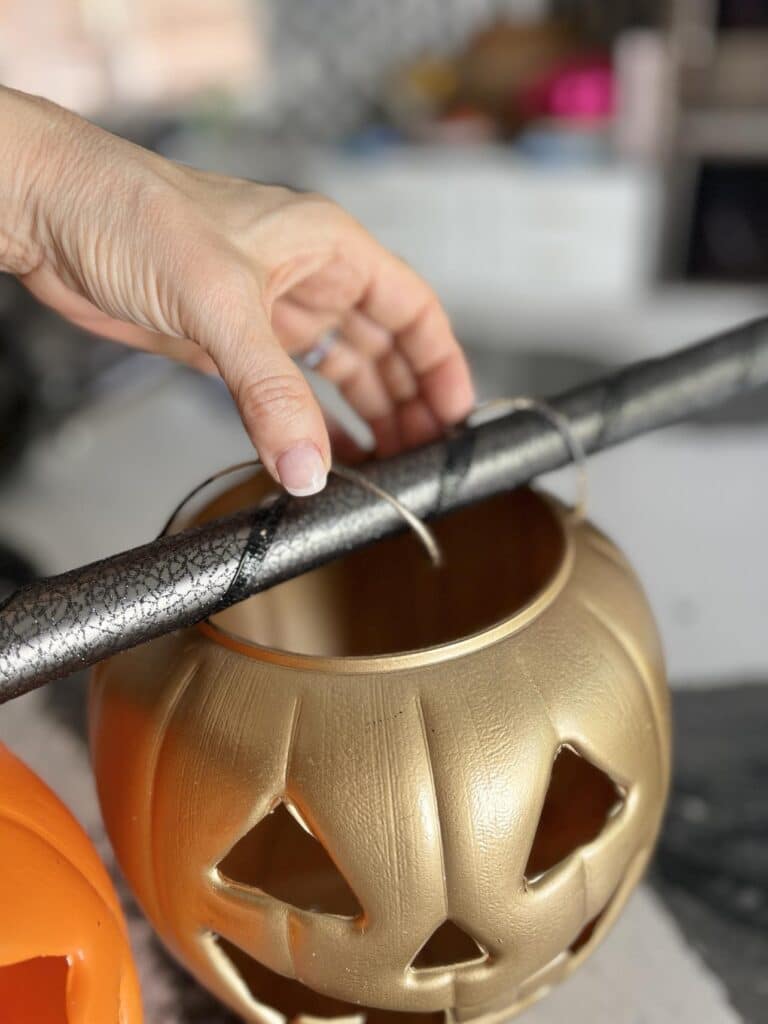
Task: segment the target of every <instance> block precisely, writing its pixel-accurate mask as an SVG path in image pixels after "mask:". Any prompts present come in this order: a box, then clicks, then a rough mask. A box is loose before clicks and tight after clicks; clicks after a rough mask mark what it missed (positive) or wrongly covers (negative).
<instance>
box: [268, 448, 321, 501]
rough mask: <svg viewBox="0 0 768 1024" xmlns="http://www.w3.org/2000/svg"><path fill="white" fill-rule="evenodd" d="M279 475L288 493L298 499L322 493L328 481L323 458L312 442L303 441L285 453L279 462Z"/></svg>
mask: <svg viewBox="0 0 768 1024" xmlns="http://www.w3.org/2000/svg"><path fill="white" fill-rule="evenodd" d="M277 475H278V476H279V477H280V483H281V484H282V485H283V487H284V488H285V489H286V491H288V493H289V494H295V495H296V497H297V498H305V497H306V496H307V495H308V494H317V492H318V491H322V489H323V488H324V487H325V481H326V480H327V479H328V471H327V470H326V468H325V463H324V462H323V457H322V455H321V454H320V451H319V449H318V448H317V446H316V445H314V444H312V442H311V441H302V442H301V443H300V444H296V445H294V446H293V448H289V449H288V451H287V452H283V454H282V455H281V456H280V458H279V459H278V460H277Z"/></svg>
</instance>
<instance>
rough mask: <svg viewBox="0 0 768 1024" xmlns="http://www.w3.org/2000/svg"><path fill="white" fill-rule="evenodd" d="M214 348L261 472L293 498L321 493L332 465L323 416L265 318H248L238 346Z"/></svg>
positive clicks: (258, 313) (296, 368) (259, 315)
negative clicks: (260, 466)
mask: <svg viewBox="0 0 768 1024" xmlns="http://www.w3.org/2000/svg"><path fill="white" fill-rule="evenodd" d="M252 314H253V311H252ZM217 349H218V351H215V352H211V355H212V356H213V358H214V361H215V362H216V365H217V366H218V368H219V372H220V373H221V375H222V377H223V378H224V380H225V381H226V383H227V386H228V387H229V390H230V391H231V393H232V396H233V398H234V399H235V402H236V403H237V407H238V409H239V411H240V416H241V418H242V420H243V424H244V425H245V429H246V431H247V432H248V435H249V437H250V439H251V441H252V442H253V444H254V446H255V448H256V451H257V452H258V455H259V458H260V459H261V461H262V462H263V464H264V467H265V468H266V469H267V471H268V472H269V473H270V474H271V475H272V476H273V477H274V478H275V480H277V481H278V483H281V484H282V485H283V487H285V489H286V490H287V491H289V492H290V493H291V494H295V495H297V496H300V497H303V496H305V495H308V494H315V493H316V492H317V491H321V490H322V489H323V487H325V482H326V479H327V476H328V470H329V468H330V464H331V453H330V442H329V440H328V431H327V429H326V425H325V420H324V418H323V413H322V411H321V409H320V406H319V405H318V404H317V400H316V399H315V396H314V395H313V393H312V389H311V388H310V386H309V384H308V383H307V381H306V380H305V379H304V377H303V375H302V374H301V371H300V370H299V369H298V367H297V366H296V364H295V363H294V362H293V360H292V359H291V358H290V357H289V356H288V355H287V353H286V352H285V350H284V349H283V348H282V346H281V345H280V343H279V342H278V340H277V338H276V337H275V335H274V334H273V332H272V328H271V326H270V324H269V322H268V320H267V318H266V316H265V315H264V314H263V313H260V312H257V313H256V315H255V316H253V315H252V316H251V319H250V323H249V326H248V328H247V330H246V331H245V332H243V334H241V335H240V337H239V338H238V339H237V340H236V341H235V340H230V342H229V343H228V344H226V345H224V346H217Z"/></svg>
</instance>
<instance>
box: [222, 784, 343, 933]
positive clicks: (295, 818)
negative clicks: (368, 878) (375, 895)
mask: <svg viewBox="0 0 768 1024" xmlns="http://www.w3.org/2000/svg"><path fill="white" fill-rule="evenodd" d="M218 871H219V874H220V875H221V876H222V878H224V879H226V880H227V881H230V882H235V883H236V884H238V885H243V886H248V887H249V888H254V889H261V890H262V892H265V893H267V894H268V895H269V896H273V897H274V898H275V899H277V900H280V901H281V902H283V903H288V904H290V905H291V906H292V907H296V908H298V909H299V910H308V911H310V912H312V913H316V914H333V915H335V916H337V917H348V918H354V917H358V916H360V914H362V912H363V911H362V907H361V906H360V903H359V902H358V900H357V898H356V897H355V894H354V893H353V892H352V890H351V889H350V887H349V885H348V884H347V882H346V880H345V879H344V876H343V875H342V874H341V872H340V871H339V869H338V868H337V867H336V865H335V864H334V862H333V860H332V859H331V857H330V856H329V855H328V852H327V851H326V849H325V847H324V846H323V844H322V843H321V842H320V841H319V840H318V839H317V838H316V837H315V835H314V834H313V833H312V831H311V830H310V828H309V826H308V825H307V824H306V822H305V821H304V819H303V818H302V816H301V814H300V813H299V811H298V809H297V808H295V807H294V806H293V805H292V804H290V805H289V804H288V803H287V802H286V801H281V802H280V803H279V804H277V806H276V807H275V808H274V810H272V811H271V812H270V813H269V814H267V815H266V817H264V818H262V819H261V821H259V822H257V823H256V824H255V825H254V826H253V828H252V829H251V830H250V831H249V832H246V834H245V835H244V836H243V837H242V839H239V840H238V841H237V842H236V843H235V845H234V846H233V847H232V849H231V850H230V851H229V853H228V854H227V855H226V856H225V857H224V858H223V859H222V860H221V861H220V862H219V864H218Z"/></svg>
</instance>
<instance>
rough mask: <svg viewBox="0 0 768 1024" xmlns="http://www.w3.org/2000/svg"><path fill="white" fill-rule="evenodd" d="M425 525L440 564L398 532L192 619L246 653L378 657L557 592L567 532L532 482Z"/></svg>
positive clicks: (504, 620) (498, 619) (518, 611)
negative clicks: (202, 621)
mask: <svg viewBox="0 0 768 1024" xmlns="http://www.w3.org/2000/svg"><path fill="white" fill-rule="evenodd" d="M235 507H238V506H237V502H235ZM231 510H232V508H231V506H230V505H226V506H224V507H223V508H221V507H217V512H218V514H222V512H223V511H231ZM431 525H432V526H433V529H434V532H435V535H436V537H437V540H438V543H439V544H440V547H441V549H442V551H443V554H444V566H443V567H442V568H441V569H435V568H434V567H433V566H432V565H431V564H430V563H429V562H428V560H427V559H426V558H425V556H424V552H423V551H422V549H421V547H420V545H419V544H418V542H417V541H416V539H415V538H414V537H413V536H412V535H411V534H410V533H405V534H402V535H399V536H396V537H389V538H386V539H384V540H381V541H379V542H378V543H376V544H374V545H372V546H371V547H368V548H366V549H364V550H362V551H358V552H353V553H352V554H350V555H347V556H346V557H344V558H342V559H339V560H338V561H335V562H332V563H330V564H328V565H326V566H323V567H322V568H320V569H316V570H313V571H312V572H309V573H306V574H304V575H303V576H300V577H298V578H296V579H293V580H288V581H287V582H285V583H282V584H279V585H278V586H276V587H273V588H271V589H270V590H268V591H266V592H265V593H263V594H257V595H255V596H254V597H251V598H249V599H247V600H245V601H243V602H241V603H240V604H237V605H235V606H233V607H232V608H229V609H226V610H225V611H223V612H220V613H219V614H218V615H216V616H214V617H213V618H212V619H211V621H210V623H208V624H207V625H206V626H204V627H203V628H205V629H206V631H207V632H209V634H210V635H212V636H213V637H214V638H218V639H219V640H222V639H224V640H225V642H226V638H227V637H228V638H229V639H230V640H234V641H235V642H236V644H237V647H238V649H239V650H241V651H242V652H243V653H253V654H254V656H259V651H260V649H261V650H262V651H263V650H264V649H267V650H271V651H272V652H274V653H281V652H282V653H287V654H296V655H303V656H309V657H317V658H355V657H382V656H387V655H398V654H404V653H409V652H422V651H425V650H430V649H434V648H441V647H446V646H448V645H452V644H456V643H457V642H460V641H463V640H467V639H468V638H472V637H475V636H477V635H478V634H481V633H483V632H485V631H487V630H489V629H492V628H494V627H499V626H500V624H505V625H508V626H509V628H510V629H514V628H518V625H519V624H520V623H522V620H523V619H524V618H525V614H522V613H526V612H528V611H530V610H531V609H532V606H534V605H535V606H536V607H538V605H539V603H540V602H542V603H548V600H549V599H550V598H553V597H554V596H555V593H556V592H557V591H558V590H559V586H558V582H559V581H563V579H564V569H565V567H566V562H567V557H566V556H567V554H568V552H569V551H570V547H569V538H568V536H567V535H566V530H565V528H564V526H563V523H562V519H561V517H560V516H559V515H558V513H557V511H556V509H555V507H554V506H553V504H552V503H551V502H549V501H548V500H547V499H546V498H544V497H542V496H540V495H538V494H537V493H536V492H534V491H531V490H527V489H521V490H518V491H514V492H512V493H510V494H504V495H501V496H499V497H496V498H492V499H489V500H487V501H484V502H481V503H479V504H477V505H473V506H470V507H467V508H464V509H460V510H459V511H457V512H454V513H452V514H450V515H448V516H445V517H443V518H440V519H437V520H435V521H434V522H433V523H432V524H431ZM249 648H252V650H250V649H249Z"/></svg>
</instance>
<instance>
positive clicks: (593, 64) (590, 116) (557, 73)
mask: <svg viewBox="0 0 768 1024" xmlns="http://www.w3.org/2000/svg"><path fill="white" fill-rule="evenodd" d="M615 93H616V88H615V80H614V73H613V69H612V67H611V64H610V61H609V60H607V59H606V58H605V57H602V56H598V57H583V58H580V59H577V60H575V61H573V60H572V61H569V62H568V63H567V64H564V65H560V66H559V67H556V68H554V69H553V70H552V71H549V72H548V73H547V74H546V75H544V77H543V78H541V79H538V80H537V81H535V82H534V83H533V84H532V85H530V86H529V87H528V88H527V89H526V90H525V91H524V92H523V94H522V95H521V96H520V100H519V108H520V111H521V113H522V114H523V115H524V116H525V117H537V118H538V117H548V118H555V119H557V120H558V121H580V122H585V121H586V122H598V121H606V120H608V119H609V118H611V117H612V116H613V113H614V110H615V106H616V96H615Z"/></svg>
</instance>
